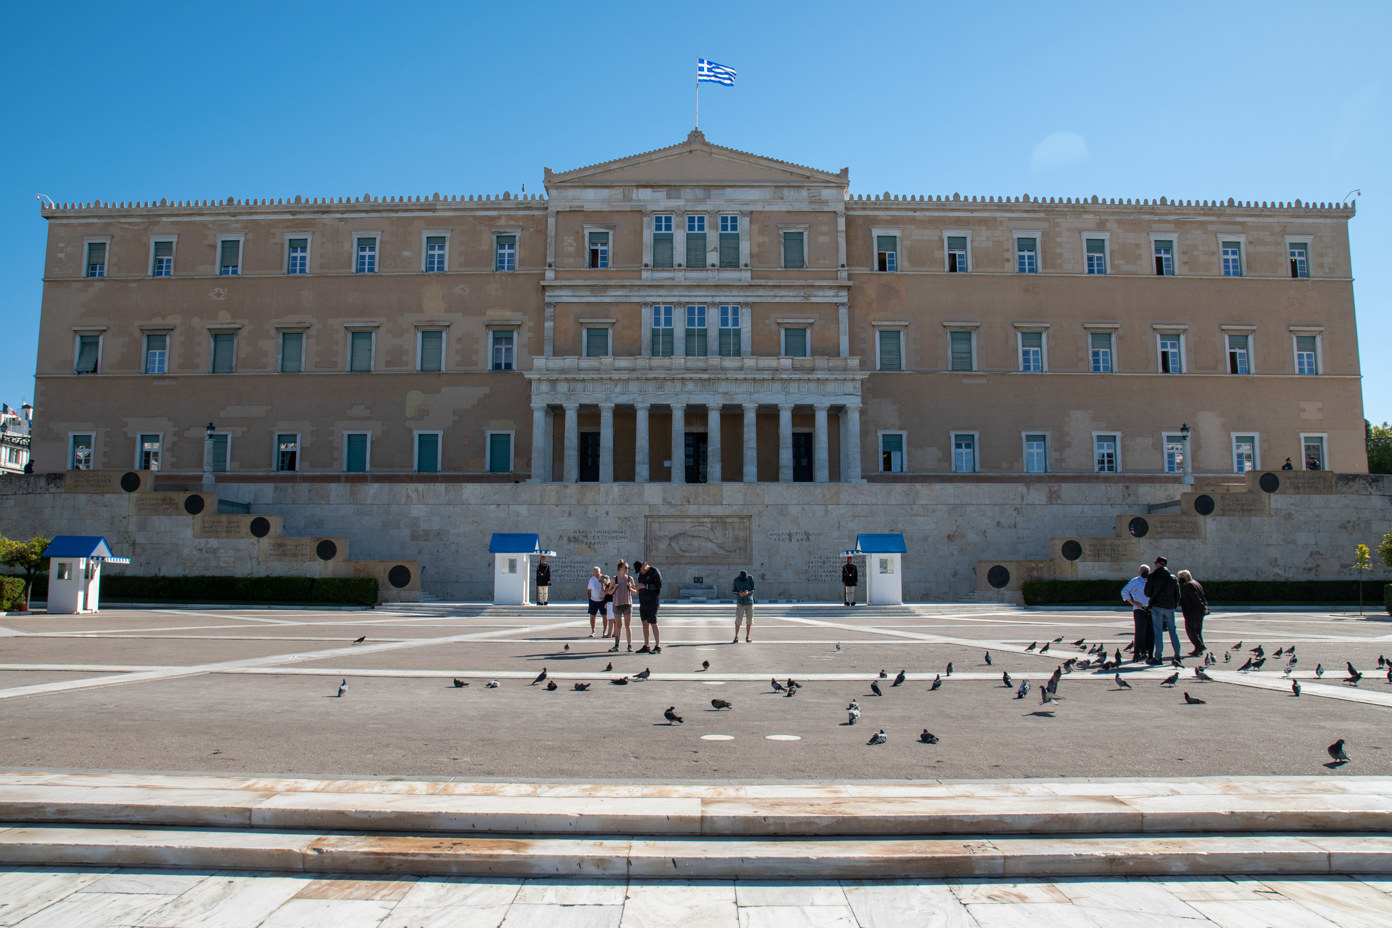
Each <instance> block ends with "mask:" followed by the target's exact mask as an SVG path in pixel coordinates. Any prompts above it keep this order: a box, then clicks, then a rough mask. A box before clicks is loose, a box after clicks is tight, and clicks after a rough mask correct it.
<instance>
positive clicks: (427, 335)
mask: <svg viewBox="0 0 1392 928" xmlns="http://www.w3.org/2000/svg"><path fill="white" fill-rule="evenodd" d="M509 334H511V333H509ZM416 339H417V345H416V358H417V362H416V370H418V371H427V372H430V373H437V372H439V371H442V370H444V369H445V333H444V330H443V329H422V330H421V331H420V332H418V333H417V334H416Z"/></svg>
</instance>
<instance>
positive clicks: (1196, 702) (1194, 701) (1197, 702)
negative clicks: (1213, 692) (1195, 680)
mask: <svg viewBox="0 0 1392 928" xmlns="http://www.w3.org/2000/svg"><path fill="white" fill-rule="evenodd" d="M1184 701H1185V702H1186V703H1188V704H1189V705H1191V706H1206V705H1208V703H1206V702H1204V701H1203V700H1202V699H1199V698H1198V697H1197V696H1190V695H1189V694H1188V693H1185V694H1184Z"/></svg>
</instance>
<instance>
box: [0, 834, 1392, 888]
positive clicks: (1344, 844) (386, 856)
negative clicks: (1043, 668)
mask: <svg viewBox="0 0 1392 928" xmlns="http://www.w3.org/2000/svg"><path fill="white" fill-rule="evenodd" d="M0 865H6V866H33V865H42V866H77V865H81V866H121V867H189V868H217V869H241V870H263V871H264V870H276V871H304V872H321V873H329V872H333V873H412V874H421V875H425V874H449V875H459V876H487V875H496V876H514V877H516V876H572V877H574V876H583V877H589V878H596V877H605V876H615V877H619V876H625V877H628V878H633V879H639V878H641V879H658V878H672V879H737V878H738V879H767V878H778V879H811V878H816V879H867V878H875V879H891V878H892V879H904V878H930V877H931V878H944V877H1002V876H1004V877H1009V876H1018V877H1046V876H1047V877H1058V876H1100V875H1162V874H1190V875H1192V874H1203V873H1208V874H1229V875H1236V874H1274V873H1291V874H1295V873H1300V874H1351V873H1385V872H1388V870H1389V868H1390V867H1392V837H1390V836H1387V835H1382V834H1379V835H1366V834H1350V833H1331V834H1322V835H1315V836H1310V835H1305V836H1301V835H1289V834H1280V833H1271V834H1258V835H1216V836H1198V835H1073V836H1056V835H1048V836H1028V837H1002V836H988V835H978V836H960V837H952V838H901V839H896V838H885V839H873V838H859V839H857V838H787V839H781V840H780V839H746V838H625V837H604V836H593V837H588V836H587V837H580V838H556V837H539V836H523V835H470V836H461V835H430V836H420V835H405V834H392V833H380V832H373V833H362V832H358V833H338V834H321V833H317V832H296V831H278V830H270V829H254V830H226V829H176V828H120V827H115V826H95V827H87V828H70V827H63V826H56V825H53V826H14V827H9V828H3V829H0Z"/></svg>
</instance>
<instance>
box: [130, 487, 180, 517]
mask: <svg viewBox="0 0 1392 928" xmlns="http://www.w3.org/2000/svg"><path fill="white" fill-rule="evenodd" d="M183 504H184V494H182V493H137V494H136V495H135V496H132V497H131V514H132V515H137V516H182V515H183V514H184V505H183Z"/></svg>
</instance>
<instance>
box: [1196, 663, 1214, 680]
mask: <svg viewBox="0 0 1392 928" xmlns="http://www.w3.org/2000/svg"><path fill="white" fill-rule="evenodd" d="M1194 676H1195V677H1196V678H1198V679H1200V680H1202V681H1204V682H1205V683H1212V682H1213V678H1212V677H1210V676H1209V675H1208V674H1206V673H1204V672H1203V668H1202V667H1195V668H1194Z"/></svg>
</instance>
